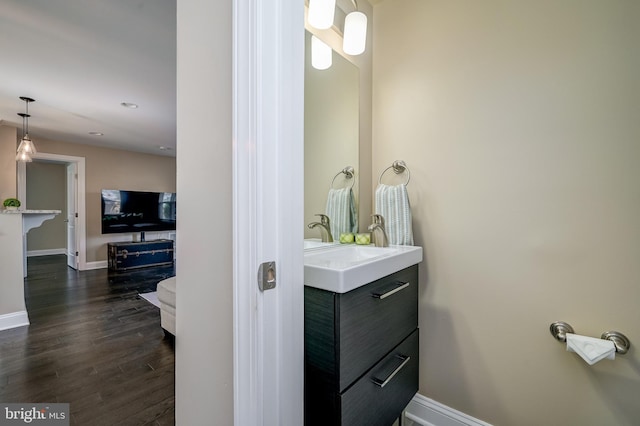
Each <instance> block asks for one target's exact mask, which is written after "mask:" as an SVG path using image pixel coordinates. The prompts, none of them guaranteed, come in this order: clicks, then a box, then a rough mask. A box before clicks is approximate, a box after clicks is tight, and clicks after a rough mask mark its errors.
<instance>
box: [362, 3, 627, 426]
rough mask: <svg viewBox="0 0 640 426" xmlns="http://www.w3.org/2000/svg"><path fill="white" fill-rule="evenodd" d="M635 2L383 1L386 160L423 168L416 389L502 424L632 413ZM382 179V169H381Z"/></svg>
mask: <svg viewBox="0 0 640 426" xmlns="http://www.w3.org/2000/svg"><path fill="white" fill-rule="evenodd" d="M638 22H640V3H638V2H633V1H622V0H610V1H594V0H561V1H558V0H539V1H526V2H522V1H499V0H485V1H464V0H447V1H443V0H396V1H393V0H387V1H384V2H382V3H380V4H378V5H377V6H376V7H375V24H374V68H373V75H374V99H373V103H374V120H373V123H374V127H373V128H374V139H373V153H374V160H373V169H374V171H375V172H376V173H378V172H379V171H380V170H382V169H383V168H384V167H386V166H387V165H388V164H389V163H390V162H391V161H393V160H394V159H403V160H405V161H407V164H408V165H409V167H410V169H411V183H410V184H409V188H408V189H409V195H410V197H411V202H412V208H413V212H414V226H415V227H414V230H415V234H416V235H415V236H416V243H417V244H419V245H422V246H424V248H425V261H424V262H423V264H422V265H421V268H420V273H421V280H420V342H421V347H420V354H421V360H420V367H421V370H420V393H422V394H424V395H425V396H428V397H431V398H433V399H435V400H437V401H439V402H441V403H444V404H447V405H449V406H451V407H453V408H456V409H458V410H460V411H462V412H465V413H468V414H470V415H472V416H474V417H477V418H480V419H482V420H485V421H488V422H490V423H494V424H496V425H542V424H544V425H565V424H567V425H569V424H571V425H577V424H580V425H605V424H606V425H613V424H615V425H631V424H637V423H638V419H640V405H639V404H638V403H637V400H638V395H640V375H639V374H638V372H639V371H640V369H639V367H638V366H639V365H640V355H639V353H638V351H637V350H634V349H633V348H632V351H631V352H630V353H628V354H627V355H624V356H618V357H617V358H616V360H615V361H608V360H604V361H601V362H600V363H599V364H596V365H595V366H593V367H589V366H588V365H587V364H586V363H585V362H584V361H582V360H581V359H580V358H579V357H578V356H576V355H575V354H572V353H567V352H566V350H565V347H564V346H563V345H562V344H560V343H558V342H556V341H555V340H554V339H553V338H552V337H551V335H550V333H549V324H550V323H551V322H553V321H555V320H564V321H567V322H569V323H571V324H572V325H573V326H574V327H575V328H576V331H577V332H578V333H581V334H586V335H589V336H595V337H599V336H600V334H601V333H602V332H604V331H607V330H611V329H614V330H618V331H621V332H623V333H625V334H626V335H627V336H628V337H629V338H630V340H631V342H632V344H634V343H635V344H638V343H640V310H639V309H638V306H637V305H638V301H639V300H640V285H639V284H640V267H638V265H639V263H638V259H640V226H639V225H638V218H640V167H638V159H640V126H639V124H638V123H639V120H638V118H639V117H640V109H639V104H638V99H640V79H639V78H638V76H640V55H639V54H638V41H639V40H640V25H638ZM374 175H375V173H374Z"/></svg>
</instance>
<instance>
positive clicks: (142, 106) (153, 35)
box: [0, 0, 176, 155]
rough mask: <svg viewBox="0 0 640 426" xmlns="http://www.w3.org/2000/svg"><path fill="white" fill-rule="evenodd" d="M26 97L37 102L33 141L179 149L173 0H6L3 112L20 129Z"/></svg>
mask: <svg viewBox="0 0 640 426" xmlns="http://www.w3.org/2000/svg"><path fill="white" fill-rule="evenodd" d="M20 96H28V97H31V98H33V99H35V100H36V102H34V103H31V104H29V114H31V118H30V119H29V134H30V136H31V138H32V139H33V140H34V142H35V144H36V147H37V144H38V138H44V139H52V140H59V141H66V142H72V143H81V144H90V145H98V146H106V147H112V148H118V149H125V150H132V151H139V152H147V153H153V154H159V155H175V153H176V151H175V148H176V0H55V1H52V0H2V5H1V6H0V120H1V122H2V124H4V125H12V126H15V127H18V128H19V129H20V130H19V132H18V133H19V135H20V136H21V135H22V118H21V117H19V116H18V115H17V113H19V112H24V111H25V103H24V102H23V101H21V100H20ZM122 102H131V103H135V104H138V105H139V108H137V109H129V108H125V107H123V106H121V105H120V103H122ZM89 132H102V133H104V136H91V135H89ZM159 147H167V148H169V149H167V150H161V149H160V148H159Z"/></svg>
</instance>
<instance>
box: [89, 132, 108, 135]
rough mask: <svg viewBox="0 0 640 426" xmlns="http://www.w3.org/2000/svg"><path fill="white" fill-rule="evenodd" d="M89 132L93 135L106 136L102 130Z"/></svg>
mask: <svg viewBox="0 0 640 426" xmlns="http://www.w3.org/2000/svg"><path fill="white" fill-rule="evenodd" d="M89 134H90V135H91V136H104V133H102V132H89Z"/></svg>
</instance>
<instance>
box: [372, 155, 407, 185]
mask: <svg viewBox="0 0 640 426" xmlns="http://www.w3.org/2000/svg"><path fill="white" fill-rule="evenodd" d="M389 169H392V170H393V173H395V174H397V175H399V174H400V173H402V172H405V171H406V172H407V181H406V182H405V183H404V184H405V186H406V185H409V181H410V180H411V172H410V171H409V168H408V167H407V164H406V163H405V162H404V161H402V160H396V161H394V162H393V164H391V165H390V166H389V167H387V168H386V169H384V170H383V171H382V173H380V177H379V178H378V185H380V184H381V183H382V175H384V174H385V173H386V171H387V170H389Z"/></svg>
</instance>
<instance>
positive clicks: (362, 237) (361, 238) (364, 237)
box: [356, 234, 371, 245]
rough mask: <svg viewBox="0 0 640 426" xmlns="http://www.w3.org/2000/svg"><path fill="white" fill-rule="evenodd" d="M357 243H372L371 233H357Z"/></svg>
mask: <svg viewBox="0 0 640 426" xmlns="http://www.w3.org/2000/svg"><path fill="white" fill-rule="evenodd" d="M356 244H360V245H369V244H371V234H357V235H356Z"/></svg>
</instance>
